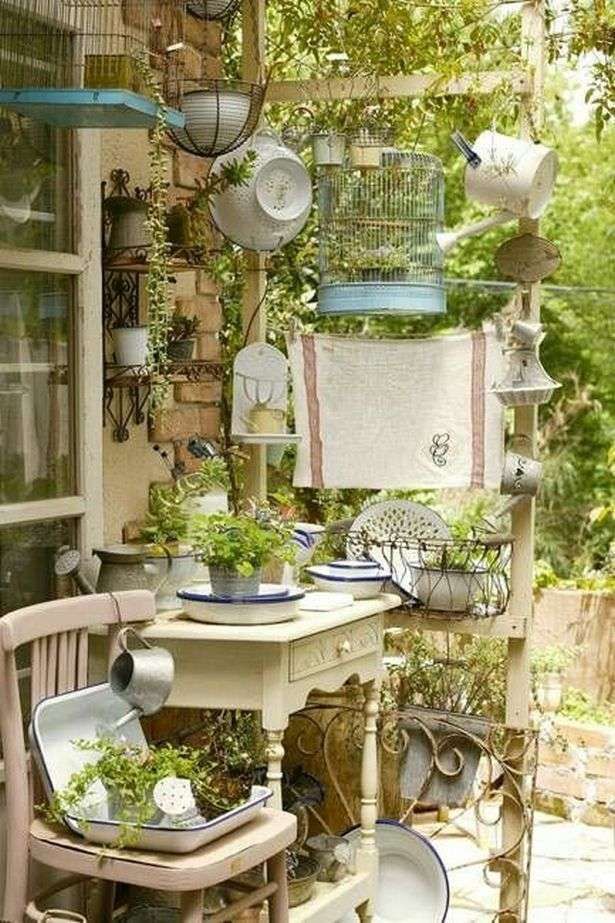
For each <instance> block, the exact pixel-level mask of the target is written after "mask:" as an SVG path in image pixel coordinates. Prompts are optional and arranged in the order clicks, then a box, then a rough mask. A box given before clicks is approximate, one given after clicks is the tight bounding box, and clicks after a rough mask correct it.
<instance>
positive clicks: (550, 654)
mask: <svg viewBox="0 0 615 923" xmlns="http://www.w3.org/2000/svg"><path fill="white" fill-rule="evenodd" d="M574 658H575V652H574V650H573V649H572V648H570V647H563V646H561V645H553V646H551V647H537V648H534V650H533V651H532V664H531V667H532V672H533V674H534V676H535V677H536V678H540V677H542V676H544V675H545V674H547V673H564V671H565V670H567V669H568V667H569V666H570V665H571V663H572V662H573V661H574Z"/></svg>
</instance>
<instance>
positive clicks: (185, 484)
mask: <svg viewBox="0 0 615 923" xmlns="http://www.w3.org/2000/svg"><path fill="white" fill-rule="evenodd" d="M175 489H176V491H177V493H178V494H179V495H180V496H181V499H182V502H183V500H186V499H188V498H189V497H202V496H204V495H205V494H207V493H209V491H210V490H216V489H219V490H225V491H229V490H230V489H231V481H230V476H229V470H228V465H227V463H226V462H225V461H224V459H223V458H217V457H216V458H206V459H205V460H204V461H203V462H202V463H201V465H200V466H199V468H198V469H197V471H195V472H194V473H193V474H184V475H183V476H182V477H180V478H178V479H177V482H176V485H175Z"/></svg>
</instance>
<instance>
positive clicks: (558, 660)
mask: <svg viewBox="0 0 615 923" xmlns="http://www.w3.org/2000/svg"><path fill="white" fill-rule="evenodd" d="M573 660H574V651H573V650H571V648H568V647H562V646H557V645H556V646H552V647H543V648H536V649H535V650H533V651H532V663H531V668H532V674H533V678H534V687H535V697H536V701H537V703H538V706H539V707H540V709H541V710H542V711H544V712H555V711H557V710H558V708H559V707H560V705H561V704H562V696H563V687H562V676H563V674H564V672H565V671H566V670H567V669H568V667H569V666H570V664H571V663H572V662H573Z"/></svg>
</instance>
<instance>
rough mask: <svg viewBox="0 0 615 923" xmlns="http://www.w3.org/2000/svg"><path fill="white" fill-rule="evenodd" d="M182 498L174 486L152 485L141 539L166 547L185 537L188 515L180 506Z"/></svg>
mask: <svg viewBox="0 0 615 923" xmlns="http://www.w3.org/2000/svg"><path fill="white" fill-rule="evenodd" d="M184 499H185V497H184V496H182V495H181V494H180V493H179V492H178V491H177V489H176V488H175V487H162V486H160V487H153V488H152V489H151V490H150V496H149V510H148V512H147V515H146V517H145V525H144V527H143V528H142V529H141V540H142V541H143V542H148V543H151V544H153V545H157V546H159V547H161V548H167V547H168V546H169V545H174V544H176V543H177V542H180V541H182V540H183V539H185V538H186V537H187V535H188V521H189V517H188V513H187V512H186V511H185V510H184V509H183V507H182V504H183V502H184Z"/></svg>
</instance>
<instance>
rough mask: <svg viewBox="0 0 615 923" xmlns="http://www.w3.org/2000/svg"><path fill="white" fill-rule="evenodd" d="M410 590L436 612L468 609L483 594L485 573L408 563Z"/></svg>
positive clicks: (484, 571)
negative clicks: (410, 576)
mask: <svg viewBox="0 0 615 923" xmlns="http://www.w3.org/2000/svg"><path fill="white" fill-rule="evenodd" d="M410 571H411V574H412V583H413V593H414V595H415V596H416V597H417V599H420V601H421V603H422V604H423V605H424V606H426V607H427V608H429V609H434V610H436V611H437V612H466V611H467V612H468V613H470V612H471V610H472V607H473V605H474V604H475V603H477V602H480V601H481V600H483V599H484V597H485V595H486V589H485V586H486V582H487V579H488V573H487V571H486V570H485V569H477V570H476V571H463V570H441V569H440V568H429V567H420V566H418V565H415V564H411V565H410Z"/></svg>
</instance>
